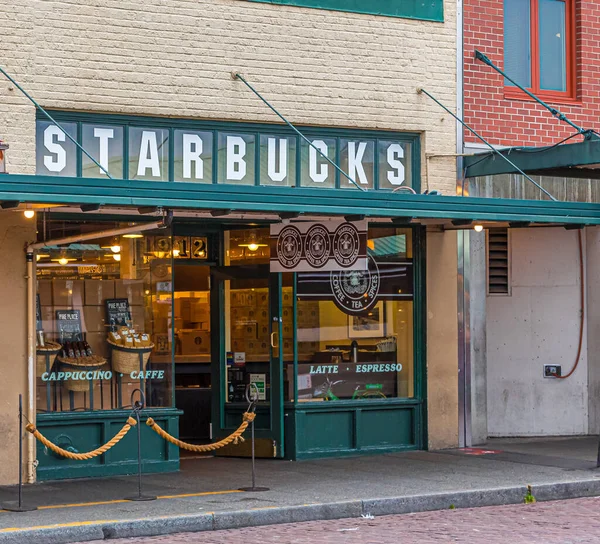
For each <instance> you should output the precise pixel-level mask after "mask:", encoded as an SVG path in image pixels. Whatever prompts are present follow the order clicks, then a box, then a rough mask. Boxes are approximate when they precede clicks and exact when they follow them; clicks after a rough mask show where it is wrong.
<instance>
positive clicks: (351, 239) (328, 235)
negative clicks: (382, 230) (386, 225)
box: [271, 221, 367, 272]
mask: <svg viewBox="0 0 600 544" xmlns="http://www.w3.org/2000/svg"><path fill="white" fill-rule="evenodd" d="M366 269H367V222H366V221H357V222H354V223H349V222H347V221H319V222H304V223H303V222H297V223H289V224H287V225H284V224H277V225H271V272H310V271H314V270H320V271H324V272H326V271H333V270H366Z"/></svg>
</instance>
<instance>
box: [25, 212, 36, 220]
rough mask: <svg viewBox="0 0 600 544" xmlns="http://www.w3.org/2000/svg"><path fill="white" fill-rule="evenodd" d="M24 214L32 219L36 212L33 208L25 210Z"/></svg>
mask: <svg viewBox="0 0 600 544" xmlns="http://www.w3.org/2000/svg"><path fill="white" fill-rule="evenodd" d="M23 215H24V216H25V217H27V219H32V218H33V217H34V216H35V212H34V211H33V210H25V211H24V212H23Z"/></svg>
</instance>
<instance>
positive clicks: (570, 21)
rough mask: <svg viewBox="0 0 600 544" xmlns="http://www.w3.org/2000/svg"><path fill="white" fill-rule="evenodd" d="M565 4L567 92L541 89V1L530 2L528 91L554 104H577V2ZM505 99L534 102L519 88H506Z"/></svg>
mask: <svg viewBox="0 0 600 544" xmlns="http://www.w3.org/2000/svg"><path fill="white" fill-rule="evenodd" d="M560 1H561V2H564V4H565V32H566V34H567V36H566V38H565V44H566V48H567V51H566V60H567V63H566V64H567V65H566V79H567V81H566V84H567V85H566V87H567V90H566V91H552V90H544V89H541V88H540V46H539V37H540V35H539V32H540V28H539V1H538V0H530V2H531V4H530V8H531V16H530V21H531V26H530V39H531V43H530V44H529V45H530V49H531V87H528V88H527V90H529V91H531V92H532V93H533V94H535V95H537V96H539V97H540V98H542V99H547V100H550V101H553V102H567V103H568V102H576V101H577V95H576V85H577V66H576V56H575V0H560ZM504 97H505V98H512V99H519V100H532V99H531V98H530V97H529V96H527V95H526V94H525V93H524V92H523V91H521V90H520V89H519V88H518V87H513V86H507V85H505V86H504Z"/></svg>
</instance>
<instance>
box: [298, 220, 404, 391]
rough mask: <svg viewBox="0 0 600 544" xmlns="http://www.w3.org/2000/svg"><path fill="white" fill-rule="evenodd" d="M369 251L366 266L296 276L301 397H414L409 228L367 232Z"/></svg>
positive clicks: (299, 388) (375, 229)
mask: <svg viewBox="0 0 600 544" xmlns="http://www.w3.org/2000/svg"><path fill="white" fill-rule="evenodd" d="M368 255H369V269H368V271H345V272H315V273H300V274H298V300H297V323H298V330H297V340H298V400H299V401H300V402H302V401H315V400H329V401H335V400H340V399H354V400H357V399H372V398H396V397H413V396H414V356H413V326H414V323H413V261H412V234H411V230H410V229H396V228H371V229H369V240H368ZM334 284H335V286H336V288H334V287H333V286H334ZM373 286H375V289H371V287H373ZM374 291H375V292H376V293H377V294H376V296H374V297H371V296H369V293H373V292H374ZM353 300H360V301H361V308H362V309H361V310H360V311H356V309H355V306H356V305H355V304H352V303H351V302H352V301H353Z"/></svg>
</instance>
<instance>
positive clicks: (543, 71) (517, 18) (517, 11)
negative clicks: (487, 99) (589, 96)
mask: <svg viewBox="0 0 600 544" xmlns="http://www.w3.org/2000/svg"><path fill="white" fill-rule="evenodd" d="M573 40H574V32H573V0H504V71H505V72H506V74H507V75H508V76H510V77H511V78H512V79H513V80H515V81H516V82H517V83H519V84H520V85H523V86H524V87H526V88H528V89H530V90H531V91H532V92H533V93H536V94H541V95H544V94H545V95H548V96H555V97H557V98H560V97H562V98H574V94H575V93H574V82H573V81H574V72H575V66H574V64H575V63H574V59H573V53H574V45H573ZM505 85H506V86H507V87H508V88H509V89H510V88H512V89H515V87H514V86H513V84H512V83H511V82H510V81H508V80H506V81H505Z"/></svg>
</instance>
